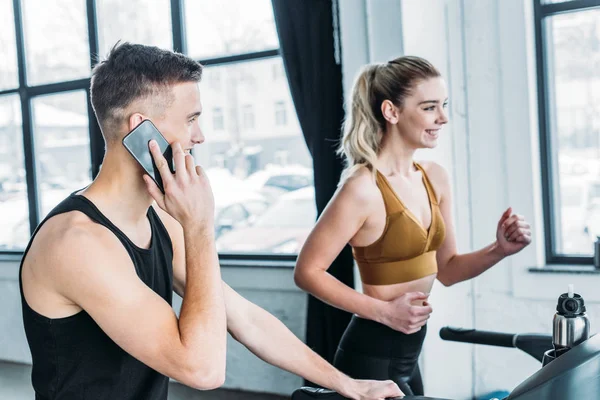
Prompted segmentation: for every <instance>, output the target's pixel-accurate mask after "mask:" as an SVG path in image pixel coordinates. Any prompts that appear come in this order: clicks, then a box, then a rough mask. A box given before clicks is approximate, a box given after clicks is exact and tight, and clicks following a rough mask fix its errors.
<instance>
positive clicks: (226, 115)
mask: <svg viewBox="0 0 600 400" xmlns="http://www.w3.org/2000/svg"><path fill="white" fill-rule="evenodd" d="M150 3H151V4H150ZM14 5H16V7H15V8H14V9H13V6H14ZM89 6H92V7H94V9H92V8H88V7H89ZM0 15H3V16H12V17H13V18H10V17H8V18H5V20H6V21H4V23H3V24H0V49H1V51H2V56H1V57H0V220H2V230H0V253H11V254H15V255H16V256H19V255H21V254H22V252H23V249H24V247H25V246H26V244H27V242H28V240H29V237H30V235H31V232H32V231H33V229H35V227H36V226H37V225H38V224H39V222H40V221H41V220H42V219H43V218H44V217H45V216H46V215H47V213H48V212H49V211H50V210H51V209H52V208H53V207H54V206H55V205H56V204H57V203H58V202H59V201H61V200H62V199H63V198H65V197H66V196H67V195H68V194H70V193H72V192H74V191H76V190H79V189H81V188H83V187H85V186H86V185H88V184H89V183H90V181H91V179H93V177H94V176H95V174H97V173H98V170H99V167H100V163H101V160H102V157H103V154H104V142H103V140H102V139H101V134H100V130H99V127H98V124H97V121H96V120H95V117H94V115H93V112H92V111H91V105H90V102H89V92H88V90H89V85H90V76H91V70H92V68H93V66H94V65H95V64H96V63H97V62H98V60H99V59H102V58H104V57H105V56H106V54H107V53H108V52H109V51H110V49H111V48H112V47H113V46H114V45H115V44H116V42H118V41H128V42H133V43H142V44H147V45H154V46H159V47H162V48H168V49H176V50H177V51H181V52H183V53H184V54H188V55H190V56H191V57H193V58H194V59H196V60H198V61H200V62H201V63H202V64H203V65H204V66H205V68H204V73H203V81H202V82H201V83H200V90H201V96H202V100H203V103H204V106H205V110H206V111H205V113H204V115H203V116H202V117H201V118H200V124H201V127H202V128H203V129H204V133H205V136H206V142H205V143H203V144H202V145H199V146H197V148H196V149H194V154H195V156H196V158H197V160H198V161H201V162H202V166H203V167H204V169H205V171H206V173H207V175H208V176H209V177H210V181H211V186H212V189H213V192H214V196H215V209H216V213H215V221H216V226H215V229H216V231H217V232H216V236H217V241H218V246H219V248H220V249H221V254H220V257H221V258H228V257H229V258H233V259H239V258H254V259H264V258H284V259H290V260H291V259H293V257H295V253H296V252H297V251H298V249H299V248H300V246H301V245H302V243H303V241H304V239H305V238H306V235H307V234H308V232H309V230H310V227H311V226H312V223H313V222H314V219H315V215H316V210H315V205H314V194H313V193H314V189H313V180H312V167H311V166H312V161H311V158H310V155H309V153H308V150H307V148H306V144H305V142H304V138H303V136H302V133H301V130H300V126H299V124H298V121H297V119H296V118H295V113H293V111H292V110H293V107H292V108H290V110H288V109H287V108H288V107H289V105H290V104H293V103H292V99H291V95H290V92H289V87H288V83H287V80H286V79H285V73H284V69H283V62H282V59H281V56H280V54H279V40H278V37H277V32H276V29H275V22H274V18H273V10H272V5H271V1H270V0H253V1H252V2H249V1H246V0H223V1H219V2H215V1H212V0H180V1H169V0H152V1H150V0H131V1H129V2H123V1H119V0H95V1H86V0H53V1H51V2H47V1H45V0H16V1H15V0H0ZM272 104H275V110H273V108H271V106H270V105H272ZM261 105H265V106H262V107H261ZM288 112H289V114H288ZM274 113H275V120H274V119H273V114H274ZM296 204H298V209H299V210H300V211H301V213H302V215H301V216H295V217H294V218H291V217H286V218H287V219H282V224H281V226H276V225H273V224H271V223H270V222H269V221H276V220H277V219H278V218H279V217H278V215H279V213H281V212H282V210H285V209H286V208H287V207H290V206H295V205H296ZM263 216H264V217H265V218H266V219H261V218H263ZM288 219H289V221H288ZM284 222H285V223H284ZM5 227H6V228H5ZM264 235H267V236H268V237H269V238H270V243H268V244H266V242H265V241H264V240H263V239H262V238H263V237H264ZM230 243H235V246H232V245H230ZM231 253H237V254H231Z"/></svg>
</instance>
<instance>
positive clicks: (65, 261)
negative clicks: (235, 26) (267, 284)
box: [19, 43, 402, 400]
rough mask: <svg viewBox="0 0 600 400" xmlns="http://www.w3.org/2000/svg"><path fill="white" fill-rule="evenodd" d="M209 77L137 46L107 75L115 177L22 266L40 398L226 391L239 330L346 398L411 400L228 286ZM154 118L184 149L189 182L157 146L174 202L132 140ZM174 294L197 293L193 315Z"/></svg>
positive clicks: (101, 88) (107, 177) (51, 223)
mask: <svg viewBox="0 0 600 400" xmlns="http://www.w3.org/2000/svg"><path fill="white" fill-rule="evenodd" d="M201 73H202V66H201V65H200V64H198V63H196V62H195V61H193V60H191V59H189V58H187V57H185V56H183V55H181V54H176V53H173V52H170V51H166V50H161V49H158V48H155V47H148V46H142V45H133V44H128V43H124V44H121V45H117V46H115V47H114V48H113V49H112V51H111V52H110V54H109V55H108V57H107V59H106V60H104V61H102V62H101V63H99V64H98V65H97V66H96V68H95V69H94V71H93V73H92V83H91V97H92V105H93V107H94V111H95V113H96V117H97V118H98V122H99V124H100V127H101V129H102V133H103V136H104V139H105V142H106V155H105V158H104V163H103V166H102V169H101V171H100V173H99V175H98V177H97V178H96V179H95V180H94V182H93V183H92V184H91V185H90V186H89V187H87V188H85V189H84V190H82V191H80V192H78V193H74V194H72V195H71V196H69V197H68V198H67V199H65V200H64V201H63V202H62V203H61V204H59V205H58V206H57V207H56V208H55V209H54V210H53V211H52V212H50V214H49V215H48V217H47V218H46V219H45V220H44V221H43V222H42V223H41V224H40V226H39V227H38V229H37V230H36V232H35V233H34V235H33V237H32V239H31V241H30V244H29V246H28V247H27V249H26V251H25V254H24V256H23V260H22V263H21V271H20V275H19V277H20V281H21V293H22V305H23V321H24V325H25V331H26V334H27V339H28V343H29V347H30V349H31V353H32V359H33V371H32V381H33V386H34V389H35V391H36V394H37V397H36V398H44V399H78V400H87V399H107V398H118V399H125V400H127V399H161V400H165V399H166V398H167V387H168V378H167V377H171V378H173V379H176V380H178V381H179V382H182V383H184V384H186V385H188V386H191V387H195V388H198V389H213V388H217V387H219V386H220V385H222V384H223V382H224V379H225V360H226V335H227V331H229V333H230V334H231V335H232V336H233V337H234V338H235V339H236V340H238V341H239V342H241V343H243V344H244V345H245V346H246V347H248V348H249V349H250V350H251V351H252V352H253V353H255V354H256V355H257V356H259V357H260V358H262V359H263V360H265V361H267V362H269V363H271V364H273V365H275V366H278V367H280V368H283V369H285V370H288V371H290V372H293V373H295V374H298V375H301V376H303V377H304V378H306V379H308V380H310V381H313V382H316V383H318V384H320V385H322V386H324V387H328V388H331V389H334V390H336V391H338V392H340V393H342V394H344V395H345V396H346V397H349V398H352V399H365V400H366V399H383V398H386V397H393V396H399V395H401V394H402V393H401V392H400V390H399V389H398V387H397V386H396V384H395V383H393V382H391V381H385V382H380V381H357V380H353V379H350V378H349V377H347V376H345V375H343V374H341V373H340V372H339V371H337V370H336V369H335V368H333V367H332V366H331V365H330V364H328V363H327V362H326V361H325V360H323V359H322V358H320V357H319V356H318V355H317V354H315V353H314V352H313V351H312V350H310V349H309V348H308V347H307V346H306V345H304V344H303V343H302V342H301V341H300V340H298V339H297V338H296V337H295V336H294V335H293V334H292V333H291V332H290V331H289V330H288V329H287V328H286V327H285V326H284V325H283V324H282V323H281V322H280V321H279V320H277V319H276V318H275V317H273V316H272V315H270V314H269V313H267V312H266V311H264V310H263V309H261V308H259V307H258V306H256V305H254V304H252V303H250V302H249V301H247V300H246V299H244V298H243V297H241V296H240V295H239V294H237V293H236V292H235V291H234V290H232V289H231V288H230V287H229V286H228V285H227V284H225V283H224V282H223V281H222V280H221V275H220V271H219V263H218V257H217V252H216V248H215V238H214V200H213V195H212V191H211V188H210V184H209V181H208V179H207V177H206V175H205V174H204V172H203V171H202V169H201V168H200V167H197V166H195V164H194V160H193V159H192V157H191V155H190V150H191V149H192V147H193V146H194V145H196V144H200V143H202V142H203V141H204V136H203V133H202V131H201V130H200V126H199V124H198V117H199V116H200V114H201V113H202V105H201V102H200V93H199V89H198V82H199V81H200V78H201ZM147 119H150V120H152V121H153V123H154V125H155V126H156V128H158V130H159V131H160V132H162V134H163V135H164V137H165V138H166V140H167V141H168V142H169V143H171V144H172V146H171V147H172V149H173V161H174V164H175V170H176V173H175V174H173V173H171V171H170V169H169V166H168V162H167V160H165V158H164V157H163V156H162V154H161V151H160V150H159V149H158V146H157V144H156V142H155V141H151V142H150V144H149V148H150V152H151V153H152V156H153V158H154V161H155V164H156V167H157V169H158V170H159V171H160V175H161V177H162V182H163V185H164V193H163V192H162V191H161V190H160V189H159V188H158V187H157V186H156V183H155V182H154V181H153V180H152V179H151V178H150V177H149V176H148V175H146V174H144V170H143V169H142V167H141V165H140V164H139V163H138V162H137V161H136V159H135V158H134V157H132V155H131V154H130V153H129V152H128V150H127V149H125V147H124V146H123V144H122V143H121V141H122V139H123V138H124V137H125V136H126V135H127V133H128V132H130V131H132V130H133V129H134V128H135V127H137V126H138V125H139V124H140V123H141V122H142V121H144V120H147ZM173 290H174V291H175V292H177V293H178V294H179V295H181V296H182V297H183V304H182V307H181V313H180V316H179V318H177V316H176V314H175V313H174V312H173V309H172V308H171V298H172V291H173Z"/></svg>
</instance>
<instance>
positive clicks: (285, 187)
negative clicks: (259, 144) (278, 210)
mask: <svg viewBox="0 0 600 400" xmlns="http://www.w3.org/2000/svg"><path fill="white" fill-rule="evenodd" d="M245 185H246V186H247V187H248V188H249V189H250V190H254V191H256V192H259V193H261V194H263V195H264V196H265V197H267V198H268V199H270V200H274V199H276V198H277V197H279V196H281V195H282V194H284V193H288V192H292V191H294V190H298V189H301V188H304V187H308V186H312V185H313V171H312V169H311V168H306V167H303V166H299V165H296V166H293V165H292V166H285V167H282V166H278V165H267V167H266V168H265V169H262V170H260V171H257V172H255V173H253V174H252V175H250V176H249V177H247V178H246V179H245Z"/></svg>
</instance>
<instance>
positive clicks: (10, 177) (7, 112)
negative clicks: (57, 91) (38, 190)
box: [0, 94, 29, 251]
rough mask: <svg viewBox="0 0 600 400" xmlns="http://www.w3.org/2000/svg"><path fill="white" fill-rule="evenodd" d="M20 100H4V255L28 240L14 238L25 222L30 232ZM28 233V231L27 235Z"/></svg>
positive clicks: (0, 121) (0, 182) (0, 151)
mask: <svg viewBox="0 0 600 400" xmlns="http://www.w3.org/2000/svg"><path fill="white" fill-rule="evenodd" d="M21 121H22V119H21V103H20V101H19V96H17V95H14V94H11V95H4V96H0V142H2V143H6V145H5V146H2V148H0V221H2V229H0V251H6V250H13V251H15V250H20V249H23V248H24V247H25V245H26V244H27V240H22V239H20V238H17V237H16V236H15V235H14V232H15V231H16V230H17V229H18V227H19V226H20V224H22V223H23V221H25V224H26V227H27V228H29V224H28V222H29V219H28V215H29V209H28V203H27V183H26V181H25V159H24V154H23V130H22V129H23V126H22V122H21ZM27 232H28V231H27Z"/></svg>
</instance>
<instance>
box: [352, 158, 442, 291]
mask: <svg viewBox="0 0 600 400" xmlns="http://www.w3.org/2000/svg"><path fill="white" fill-rule="evenodd" d="M414 164H415V167H417V168H418V169H419V170H420V171H421V173H422V174H423V183H424V184H425V188H426V189H427V196H428V197H429V204H430V207H431V225H430V226H429V229H428V230H426V229H425V228H424V227H423V226H422V225H421V223H420V222H419V221H418V220H417V218H415V216H414V215H413V214H412V213H411V212H410V210H409V209H408V208H406V206H405V205H404V204H403V203H402V200H400V198H399V197H398V196H397V195H396V192H394V189H392V187H391V185H390V183H389V182H388V180H387V179H386V178H385V176H383V174H381V173H380V172H379V171H377V186H378V187H379V190H381V194H382V196H383V201H384V203H385V210H386V224H385V229H384V230H383V234H382V235H381V236H380V237H379V239H377V240H376V241H375V243H372V244H370V245H369V246H365V247H353V248H352V254H353V255H354V258H355V259H356V263H357V264H358V269H359V271H360V276H361V279H362V281H363V283H366V284H368V285H390V284H394V283H402V282H409V281H413V280H415V279H419V278H423V277H425V276H428V275H432V274H435V273H437V261H436V258H435V255H436V250H437V249H438V248H439V247H440V246H441V245H442V243H443V242H444V238H445V236H446V228H445V225H444V219H443V217H442V213H441V212H440V207H439V204H438V201H437V198H436V196H435V192H434V190H433V187H432V185H431V182H430V181H429V179H428V178H427V175H426V174H425V171H424V170H423V168H422V167H421V166H420V165H419V164H417V163H414Z"/></svg>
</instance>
